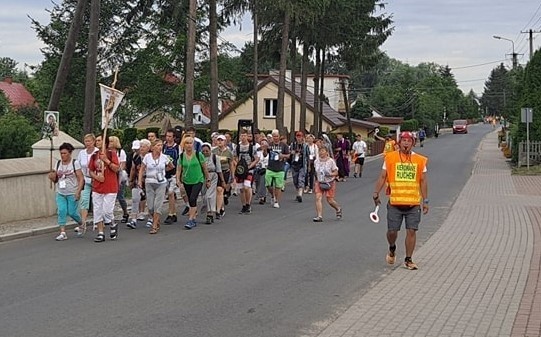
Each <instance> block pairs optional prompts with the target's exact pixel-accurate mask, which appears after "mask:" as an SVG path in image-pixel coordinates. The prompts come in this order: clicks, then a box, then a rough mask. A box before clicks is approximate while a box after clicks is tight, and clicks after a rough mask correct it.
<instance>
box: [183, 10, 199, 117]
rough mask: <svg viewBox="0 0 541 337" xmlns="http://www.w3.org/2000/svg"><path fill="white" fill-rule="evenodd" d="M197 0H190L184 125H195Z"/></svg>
mask: <svg viewBox="0 0 541 337" xmlns="http://www.w3.org/2000/svg"><path fill="white" fill-rule="evenodd" d="M196 15H197V0H190V6H189V10H188V20H187V21H188V45H187V46H186V98H185V102H184V105H185V106H184V111H185V114H184V125H185V126H186V127H189V126H193V95H194V84H193V81H194V73H195V18H196Z"/></svg>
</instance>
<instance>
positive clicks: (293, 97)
mask: <svg viewBox="0 0 541 337" xmlns="http://www.w3.org/2000/svg"><path fill="white" fill-rule="evenodd" d="M289 53H290V56H289V57H290V60H291V132H290V133H289V141H290V142H293V140H295V131H296V130H297V126H296V124H297V123H296V122H297V120H296V117H297V116H296V103H297V97H296V95H295V86H296V83H295V59H296V56H297V43H296V39H294V38H293V40H292V41H291V49H290V50H289ZM299 130H300V129H299Z"/></svg>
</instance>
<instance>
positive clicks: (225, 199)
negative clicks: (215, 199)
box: [224, 195, 229, 206]
mask: <svg viewBox="0 0 541 337" xmlns="http://www.w3.org/2000/svg"><path fill="white" fill-rule="evenodd" d="M224 204H225V205H226V206H227V205H229V197H228V196H227V195H226V196H224Z"/></svg>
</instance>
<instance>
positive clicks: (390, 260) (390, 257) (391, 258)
mask: <svg viewBox="0 0 541 337" xmlns="http://www.w3.org/2000/svg"><path fill="white" fill-rule="evenodd" d="M385 261H387V264H390V265H393V264H394V263H395V261H396V254H395V253H391V252H388V253H387V256H385Z"/></svg>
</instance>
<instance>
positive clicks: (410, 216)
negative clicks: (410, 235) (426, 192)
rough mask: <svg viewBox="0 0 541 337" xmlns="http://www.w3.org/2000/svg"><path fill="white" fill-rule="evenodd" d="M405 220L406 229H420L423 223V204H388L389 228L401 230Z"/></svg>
mask: <svg viewBox="0 0 541 337" xmlns="http://www.w3.org/2000/svg"><path fill="white" fill-rule="evenodd" d="M403 220H405V222H406V229H413V230H418V229H419V224H420V223H421V206H419V205H416V206H393V205H391V204H389V203H388V204H387V229H389V230H391V231H399V230H400V227H401V226H402V222H403Z"/></svg>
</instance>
